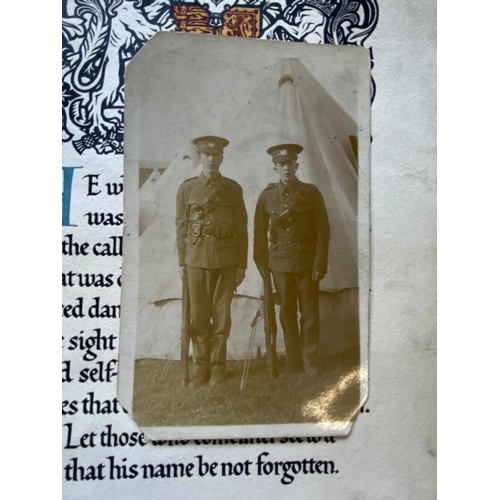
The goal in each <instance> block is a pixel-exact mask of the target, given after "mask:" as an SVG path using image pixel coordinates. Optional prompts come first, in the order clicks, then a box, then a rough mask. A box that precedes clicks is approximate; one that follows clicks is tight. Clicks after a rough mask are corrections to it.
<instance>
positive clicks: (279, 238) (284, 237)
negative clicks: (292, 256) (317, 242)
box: [276, 233, 306, 243]
mask: <svg viewBox="0 0 500 500" xmlns="http://www.w3.org/2000/svg"><path fill="white" fill-rule="evenodd" d="M305 239H306V235H305V234H304V233H295V234H282V233H276V242H285V243H297V242H298V241H304V240H305Z"/></svg>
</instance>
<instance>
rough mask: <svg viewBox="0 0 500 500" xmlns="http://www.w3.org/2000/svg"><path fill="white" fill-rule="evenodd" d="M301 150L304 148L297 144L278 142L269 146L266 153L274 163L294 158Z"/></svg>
mask: <svg viewBox="0 0 500 500" xmlns="http://www.w3.org/2000/svg"><path fill="white" fill-rule="evenodd" d="M303 150H304V148H303V147H302V146H299V145H298V144H278V145H277V146H273V147H271V148H269V149H268V150H267V153H268V154H270V155H271V156H272V158H273V162H274V163H276V162H283V161H287V160H292V159H296V158H297V156H298V155H299V153H300V152H302V151H303Z"/></svg>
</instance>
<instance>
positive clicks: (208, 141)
mask: <svg viewBox="0 0 500 500" xmlns="http://www.w3.org/2000/svg"><path fill="white" fill-rule="evenodd" d="M193 144H194V145H195V146H196V148H197V149H198V153H222V152H223V151H224V148H225V147H226V146H227V145H228V144H229V141H228V140H227V139H224V138H223V137H217V136H215V135H205V136H203V137H197V138H196V139H193Z"/></svg>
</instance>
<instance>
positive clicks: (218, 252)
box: [118, 32, 374, 440]
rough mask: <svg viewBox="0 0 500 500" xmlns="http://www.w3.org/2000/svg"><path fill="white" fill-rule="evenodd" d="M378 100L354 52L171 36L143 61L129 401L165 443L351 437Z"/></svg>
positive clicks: (127, 264) (138, 66)
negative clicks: (372, 113) (372, 112)
mask: <svg viewBox="0 0 500 500" xmlns="http://www.w3.org/2000/svg"><path fill="white" fill-rule="evenodd" d="M373 91H374V90H373V88H372V84H371V76H370V53H369V51H368V50H366V49H364V48H360V47H352V46H351V47H349V46H333V45H318V46H314V45H306V44H299V43H295V44H287V43H282V42H274V41H264V40H250V39H242V38H238V39H236V38H228V37H215V36H209V35H192V34H182V33H174V32H172V33H165V32H164V33H157V34H156V35H155V36H154V37H153V38H152V39H151V40H150V41H149V42H148V43H147V44H146V45H145V46H144V47H143V48H142V49H141V50H140V51H139V52H138V53H137V54H136V55H135V56H134V58H133V59H132V60H131V62H130V63H129V64H128V66H127V68H126V74H125V140H124V238H123V285H122V303H121V322H120V346H119V348H120V353H119V367H118V397H119V400H120V402H121V403H122V404H123V406H124V407H125V408H126V409H127V411H128V412H129V414H130V416H131V417H132V418H133V420H134V421H135V422H136V423H137V425H139V426H140V427H141V428H142V429H143V430H144V432H145V433H146V434H147V435H148V436H149V437H150V438H151V439H155V440H162V439H163V440H164V439H226V438H242V437H245V438H266V437H286V436H297V437H298V436H321V435H323V436H325V435H331V436H333V435H338V436H344V435H347V434H348V433H349V431H350V429H351V427H352V425H353V423H354V422H355V419H356V416H357V415H358V413H359V412H360V411H362V406H363V404H364V402H365V401H366V398H367V395H368V382H369V367H368V346H369V284H370V268H369V263H370V210H369V200H370V189H369V186H370V137H371V136H370V100H371V95H372V92H373Z"/></svg>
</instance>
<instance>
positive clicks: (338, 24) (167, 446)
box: [62, 1, 436, 500]
mask: <svg viewBox="0 0 500 500" xmlns="http://www.w3.org/2000/svg"><path fill="white" fill-rule="evenodd" d="M212 3H213V2H211V3H210V6H209V9H208V10H207V11H202V12H201V11H199V10H196V8H197V7H199V6H198V5H197V4H195V3H194V2H190V3H187V2H186V3H176V4H173V5H171V4H170V3H167V2H160V1H158V2H143V3H141V4H140V5H139V4H138V3H134V2H128V1H124V2H115V3H114V4H113V5H111V3H109V4H108V2H104V1H102V2H101V1H98V2H83V1H75V2H67V3H65V13H66V14H65V21H64V25H63V30H64V35H65V42H64V60H65V66H64V68H65V69H64V71H65V72H64V74H63V104H64V116H63V139H64V141H65V142H64V144H63V166H64V170H63V175H64V186H65V189H64V191H63V208H64V207H65V210H63V232H62V238H63V274H64V275H65V278H64V279H65V280H66V281H65V282H63V285H64V287H63V306H64V307H63V337H64V340H63V463H62V477H63V489H64V498H69V499H71V498H117V497H120V498H127V499H128V498H130V499H132V498H134V499H135V498H137V499H140V498H146V497H147V498H166V497H170V498H181V497H191V496H194V495H197V496H204V497H208V498H215V499H217V498H227V497H228V496H229V497H231V496H234V497H236V496H238V497H243V498H256V497H264V498H266V497H267V498H302V497H307V496H311V495H314V496H317V497H319V498H322V497H325V498H329V497H332V496H333V497H335V498H342V499H346V500H354V499H363V498H364V499H384V498H425V499H427V498H434V497H435V484H436V483H435V465H436V458H435V457H436V441H435V409H436V406H435V265H434V260H435V243H436V242H435V232H434V228H435V199H436V195H435V181H436V174H435V126H434V124H435V105H434V93H435V92H434V89H435V5H434V2H431V1H426V2H419V3H418V4H415V3H410V2H403V3H401V2H400V3H397V4H394V3H393V2H386V1H379V2H369V1H366V2H344V1H340V2H331V3H330V2H292V4H293V5H292V4H290V5H289V6H288V7H287V6H285V4H284V3H283V4H282V3H271V4H265V5H264V4H262V5H261V3H260V2H255V3H253V4H252V5H250V2H234V3H232V4H231V5H230V8H229V9H228V10H226V11H224V14H222V15H219V16H217V15H216V14H217V12H212V11H215V10H217V6H216V5H215V3H214V5H212ZM244 3H245V4H247V3H248V5H243V4H244ZM354 4H356V5H354ZM228 5H229V4H228ZM221 6H222V4H221ZM184 7H189V8H186V9H184ZM243 9H248V10H243ZM208 11H210V13H211V14H210V13H209V12H208ZM221 12H222V11H221ZM229 14H231V15H232V16H233V17H229V18H228V17H227V16H229ZM224 16H226V17H225V18H224ZM210 19H212V21H210ZM221 19H222V20H223V23H222V26H221V24H219V23H220V20H221ZM335 19H336V21H335ZM341 19H342V21H341ZM327 20H328V22H327ZM330 20H331V21H332V22H330ZM209 21H210V22H211V23H212V24H211V25H209V24H208V23H209ZM177 28H179V29H183V28H184V30H185V31H188V30H195V32H198V33H199V32H200V31H203V30H206V31H208V32H210V33H220V34H221V35H224V34H231V33H222V30H228V29H231V30H235V33H236V34H237V35H238V36H241V35H246V36H255V34H256V33H258V36H259V37H264V38H268V39H278V40H282V41H283V43H287V44H293V43H297V42H312V43H321V42H323V43H331V42H335V43H340V44H363V45H364V46H365V47H367V48H370V49H371V51H372V58H373V59H372V62H373V68H372V77H373V81H374V88H373V95H374V100H373V104H372V129H371V134H372V137H373V142H372V144H371V155H372V162H371V186H370V187H371V189H370V193H371V200H370V205H371V221H370V226H371V230H372V231H371V243H372V246H371V249H372V253H371V262H370V267H371V296H370V346H369V349H370V359H369V361H370V390H369V397H368V400H367V401H366V403H365V405H364V407H363V408H362V413H361V414H360V415H359V416H358V418H357V420H356V422H355V424H354V425H353V428H352V431H351V433H350V434H349V436H348V437H346V438H330V437H329V436H322V437H318V436H309V438H307V437H305V438H304V437H302V438H299V439H297V438H296V437H295V436H287V437H286V438H272V437H268V438H265V439H262V438H257V437H256V438H253V440H250V439H248V440H242V441H240V440H239V439H238V438H234V439H231V440H229V439H228V440H225V439H224V438H223V439H222V440H221V441H219V440H217V441H216V442H213V441H210V440H198V441H191V442H187V441H184V440H183V441H180V440H177V441H176V440H172V441H170V442H165V443H159V442H156V443H154V444H152V443H149V442H148V440H147V438H146V437H145V436H144V435H143V433H142V431H141V429H140V428H139V427H138V426H137V425H136V424H135V423H134V421H133V419H132V418H131V417H130V415H128V414H126V413H125V412H124V410H123V408H122V406H121V405H120V403H119V402H118V400H117V397H118V396H117V358H118V349H119V339H118V336H119V314H120V309H119V306H120V295H121V286H120V285H121V284H122V283H121V271H122V269H121V266H122V260H121V255H120V254H121V250H122V249H121V246H120V236H121V235H122V230H123V227H122V220H123V219H122V214H123V191H122V189H123V185H122V182H123V179H122V178H121V175H123V156H122V153H123V149H122V148H123V120H122V113H123V100H122V96H123V94H122V92H121V90H120V89H121V88H122V85H123V82H124V67H125V65H126V62H127V61H128V60H130V58H131V57H132V55H133V54H134V53H135V52H136V51H137V49H138V48H139V47H141V46H143V45H144V43H145V42H146V41H147V40H149V39H150V38H151V37H152V36H153V34H154V33H155V32H156V31H158V30H161V29H163V30H172V29H177ZM218 30H219V31H218ZM318 48H320V47H318ZM104 54H107V57H104ZM302 62H303V64H304V65H305V66H306V67H307V61H302ZM172 71H175V68H172ZM169 91H170V92H172V93H174V91H175V89H169ZM204 133H205V132H202V133H200V135H202V134H204ZM226 159H227V158H226ZM148 161H149V160H148ZM152 161H153V160H151V161H150V163H149V164H148V163H147V162H146V163H145V164H144V167H145V168H150V169H152V170H154V169H155V168H158V169H165V168H167V167H168V165H165V164H153V163H152ZM165 161H168V160H167V159H166V160H165ZM64 217H66V218H64ZM71 273H72V274H71ZM80 280H82V281H81V282H80ZM64 283H65V284H64ZM280 462H281V464H282V465H281V466H279V465H278V467H279V470H278V473H276V472H275V465H274V464H279V463H280ZM330 462H332V463H333V464H334V467H333V469H334V471H335V472H334V473H332V474H330V473H324V471H325V470H327V471H328V472H330V470H331V469H330V468H329V467H330V466H331V464H330ZM222 463H225V464H230V465H231V467H230V465H226V469H225V475H224V474H223V471H222V465H221V464H222ZM214 464H217V465H214ZM283 464H286V465H285V466H283ZM318 464H319V465H318ZM325 466H326V467H327V468H326V469H325V468H324V467H325ZM285 469H286V471H285ZM151 470H152V471H153V472H150V471H151ZM295 471H296V472H295ZM336 471H338V472H336Z"/></svg>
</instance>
